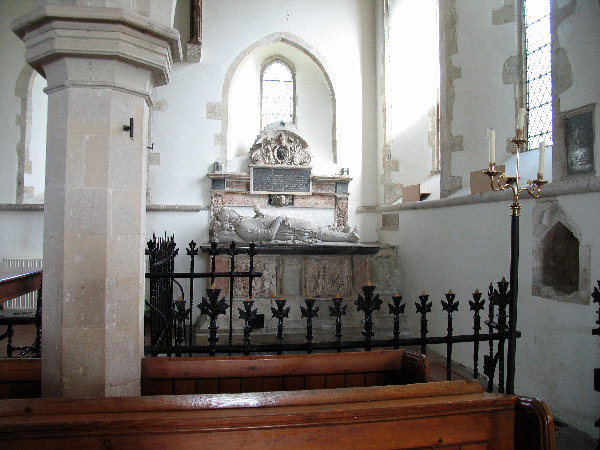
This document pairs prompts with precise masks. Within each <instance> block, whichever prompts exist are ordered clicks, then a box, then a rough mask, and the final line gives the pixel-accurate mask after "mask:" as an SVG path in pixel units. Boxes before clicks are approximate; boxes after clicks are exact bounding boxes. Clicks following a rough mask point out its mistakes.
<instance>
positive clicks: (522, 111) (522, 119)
mask: <svg viewBox="0 0 600 450" xmlns="http://www.w3.org/2000/svg"><path fill="white" fill-rule="evenodd" d="M524 128H525V108H521V109H519V115H518V117H517V137H518V138H519V139H522V138H523V129H524Z"/></svg>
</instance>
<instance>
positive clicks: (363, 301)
mask: <svg viewBox="0 0 600 450" xmlns="http://www.w3.org/2000/svg"><path fill="white" fill-rule="evenodd" d="M362 290H363V293H364V294H365V296H364V297H363V296H362V295H360V294H358V299H357V300H355V301H354V304H355V305H356V310H357V311H364V312H365V313H368V314H370V313H372V312H373V311H375V310H376V309H379V308H380V306H381V304H382V303H383V300H381V299H380V298H379V294H375V296H373V292H374V291H375V286H373V285H371V284H368V285H366V286H363V287H362Z"/></svg>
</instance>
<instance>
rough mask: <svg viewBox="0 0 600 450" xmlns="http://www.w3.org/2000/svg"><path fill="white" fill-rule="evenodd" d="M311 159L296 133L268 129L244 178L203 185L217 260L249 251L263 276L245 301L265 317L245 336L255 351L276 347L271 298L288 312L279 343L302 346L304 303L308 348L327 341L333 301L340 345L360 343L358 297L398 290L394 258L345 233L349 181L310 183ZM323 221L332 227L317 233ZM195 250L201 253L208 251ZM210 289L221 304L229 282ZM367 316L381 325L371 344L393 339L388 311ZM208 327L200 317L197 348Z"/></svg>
mask: <svg viewBox="0 0 600 450" xmlns="http://www.w3.org/2000/svg"><path fill="white" fill-rule="evenodd" d="M311 159H312V158H311V153H310V151H309V148H308V145H307V143H306V141H305V140H304V139H303V138H302V137H301V136H300V135H299V134H298V132H297V130H296V129H295V127H294V126H293V125H289V124H285V123H277V124H273V125H270V126H268V127H266V128H265V129H264V130H263V131H262V132H261V133H260V134H259V135H258V137H257V139H256V141H255V142H254V144H253V145H252V147H251V148H250V151H249V153H248V155H247V159H246V161H247V166H242V167H243V168H245V167H247V169H248V170H247V172H244V171H242V170H238V171H228V170H222V168H221V167H220V165H219V164H215V170H214V172H213V173H210V174H209V175H208V176H209V178H210V179H211V181H212V186H211V224H210V231H209V241H210V242H217V243H218V245H219V247H222V248H223V250H222V251H221V253H226V252H225V251H224V248H225V247H228V246H229V244H230V243H231V242H235V243H236V244H238V245H240V246H242V247H243V246H244V245H247V244H249V243H250V242H254V243H255V244H256V246H257V250H258V255H257V257H256V258H255V260H254V270H256V271H261V272H262V274H263V275H262V277H260V278H255V279H254V281H253V300H254V301H255V303H254V307H257V308H258V313H259V314H264V328H263V329H255V330H254V331H253V333H252V342H253V343H275V336H276V333H277V319H274V318H272V317H271V307H272V306H273V307H274V306H275V300H276V299H277V298H285V299H286V300H287V306H289V307H290V313H289V317H288V318H287V319H286V321H285V330H286V331H285V333H284V336H285V342H301V341H303V340H304V339H305V322H306V321H305V319H303V318H302V316H301V310H300V306H304V300H305V299H306V298H307V297H309V296H310V297H312V298H314V299H315V305H317V306H319V310H320V313H319V314H320V316H319V319H318V320H317V319H315V320H314V322H313V332H314V341H315V342H319V341H321V342H325V341H334V340H335V318H333V317H329V313H328V311H329V305H332V299H333V298H334V297H336V296H340V297H343V298H344V303H345V304H347V305H348V310H347V311H348V312H347V317H346V318H345V319H344V330H343V334H344V340H357V339H358V340H359V339H362V335H361V330H362V323H361V320H362V318H363V317H362V314H359V313H357V312H356V307H355V306H354V300H356V298H357V295H358V294H359V293H361V294H362V290H361V287H362V286H364V285H366V284H367V283H369V282H372V283H373V284H375V285H376V286H377V292H379V293H380V294H381V295H383V296H386V295H387V296H391V295H393V294H394V293H395V292H397V291H398V290H399V286H398V267H399V262H398V254H397V249H396V248H395V247H382V246H380V245H378V244H369V243H361V242H360V239H359V230H358V229H357V227H352V226H350V224H349V223H348V196H349V189H348V186H349V183H350V182H351V181H352V178H350V176H349V175H348V174H347V172H345V171H341V172H340V173H339V174H333V175H327V176H324V175H315V174H313V173H312V167H311V166H310V163H311ZM323 218H325V219H323ZM327 218H332V221H333V223H324V220H325V221H326V220H327ZM330 220H331V219H330ZM201 249H202V250H203V251H204V252H206V253H208V250H209V249H210V244H206V245H203V246H201ZM248 261H249V258H248V257H247V256H244V254H243V253H242V254H240V255H239V256H236V259H235V264H236V270H239V271H244V270H248ZM216 270H217V271H218V272H220V271H228V270H229V257H228V256H227V255H226V254H225V255H223V256H222V257H217V258H216ZM247 283H248V282H247V280H245V279H244V280H242V279H240V280H238V281H236V282H235V283H234V287H233V291H234V303H233V314H234V318H235V319H237V308H238V307H241V306H242V301H243V300H245V299H246V296H247V293H248V286H247ZM215 284H216V287H217V288H220V289H221V292H222V294H221V295H223V296H225V298H228V296H229V281H228V280H227V279H225V278H217V279H216V280H215ZM384 307H385V305H384ZM228 315H229V312H228V313H227V317H225V316H221V317H220V319H219V320H221V321H222V323H220V324H219V326H220V330H221V333H222V334H223V335H225V334H227V330H228V327H229V319H228ZM375 316H380V317H379V318H377V322H376V323H378V325H376V328H375V333H376V335H375V337H374V338H375V339H387V338H391V337H392V329H393V322H392V317H391V316H389V315H388V314H387V308H386V309H383V308H382V310H381V311H377V312H375ZM207 320H208V319H207V318H205V317H200V318H199V321H198V323H197V333H198V334H197V338H196V341H197V343H198V344H205V343H206V342H207V337H208V331H207V323H204V322H207ZM233 322H234V324H233V334H234V337H233V343H234V344H236V343H241V340H242V335H243V322H242V321H237V320H234V321H233ZM378 328H379V329H378ZM384 330H385V332H384Z"/></svg>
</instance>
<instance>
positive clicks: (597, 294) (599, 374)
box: [592, 280, 600, 449]
mask: <svg viewBox="0 0 600 450" xmlns="http://www.w3.org/2000/svg"><path fill="white" fill-rule="evenodd" d="M597 283H598V287H595V286H594V290H593V292H592V298H593V301H594V303H597V304H598V319H597V320H596V325H598V327H596V328H594V329H593V330H592V334H593V335H594V336H600V291H599V290H598V288H599V287H600V280H599V281H597ZM594 391H596V392H600V368H595V369H594ZM594 426H595V427H597V428H600V418H599V419H598V420H596V422H595V423H594ZM596 448H597V449H600V439H598V440H597V446H596Z"/></svg>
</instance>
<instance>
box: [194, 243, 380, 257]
mask: <svg viewBox="0 0 600 450" xmlns="http://www.w3.org/2000/svg"><path fill="white" fill-rule="evenodd" d="M217 248H218V249H219V250H220V254H222V253H223V252H224V250H226V249H228V248H229V245H228V244H226V243H222V244H220V245H218V247H217ZM236 248H237V249H238V250H241V251H242V253H243V252H245V251H246V250H247V249H248V245H243V244H240V245H236ZM380 248H381V247H380V246H379V245H374V244H347V243H343V242H341V243H337V244H326V243H323V244H310V245H307V244H305V245H303V244H269V245H257V246H255V249H256V251H257V252H258V254H259V255H374V254H376V253H377V252H378V251H379V250H380ZM200 249H201V250H202V251H203V252H204V253H208V252H209V250H210V244H203V245H200Z"/></svg>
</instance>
